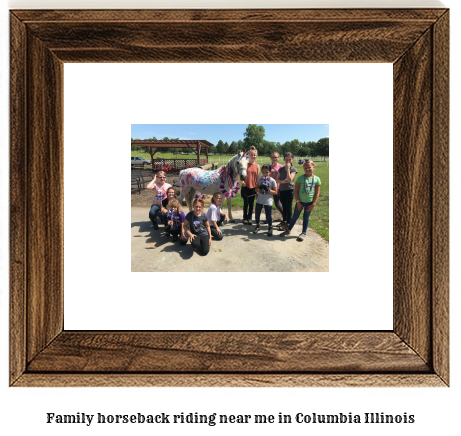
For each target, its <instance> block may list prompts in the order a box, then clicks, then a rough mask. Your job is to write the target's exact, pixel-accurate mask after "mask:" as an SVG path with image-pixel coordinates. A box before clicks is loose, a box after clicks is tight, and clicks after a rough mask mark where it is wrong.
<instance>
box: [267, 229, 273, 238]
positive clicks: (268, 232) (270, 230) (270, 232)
mask: <svg viewBox="0 0 461 436" xmlns="http://www.w3.org/2000/svg"><path fill="white" fill-rule="evenodd" d="M272 235H273V231H272V227H269V230H268V231H267V236H272Z"/></svg>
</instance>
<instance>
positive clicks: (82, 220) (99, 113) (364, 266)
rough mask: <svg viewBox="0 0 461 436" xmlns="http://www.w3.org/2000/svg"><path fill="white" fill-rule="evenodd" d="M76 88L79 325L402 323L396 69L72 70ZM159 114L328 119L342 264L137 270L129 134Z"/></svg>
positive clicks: (73, 220)
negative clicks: (395, 290) (395, 205)
mask: <svg viewBox="0 0 461 436" xmlns="http://www.w3.org/2000/svg"><path fill="white" fill-rule="evenodd" d="M64 83H65V86H64V95H65V99H64V102H65V103H64V104H65V106H64V113H65V123H64V135H65V139H64V143H65V148H64V173H65V179H64V198H65V199H66V201H65V202H64V217H65V218H64V240H65V244H64V246H65V249H64V259H65V266H64V289H65V298H64V301H65V316H64V319H65V328H66V329H68V330H75V329H88V330H109V329H125V330H142V329H162V330H181V329H184V330H202V329H207V330H220V329H224V330H250V329H254V330H258V329H259V330H261V329H263V330H313V329H317V330H354V329H355V330H357V329H360V330H367V329H368V330H391V329H392V283H393V282H392V252H393V245H392V243H393V237H392V232H393V226H392V207H385V205H392V183H393V179H392V140H393V137H392V114H393V100H392V86H393V72H392V64H304V65H302V64H189V65H188V64H157V65H152V64H137V65H135V64H118V65H117V64H65V66H64ZM251 95H253V96H254V95H256V96H257V97H256V98H254V97H253V98H251V100H252V101H253V102H254V103H253V104H248V103H246V100H247V97H246V96H251ZM190 102H200V103H199V106H198V107H197V108H196V109H194V110H191V105H190V104H189V103H190ZM217 108H219V110H217ZM154 121H155V123H156V124H157V123H158V124H161V123H171V124H195V123H196V124H212V123H214V124H220V123H229V124H248V123H258V124H263V123H264V124H290V123H294V124H307V123H309V124H329V125H330V148H331V150H332V152H331V155H332V159H331V160H330V162H331V165H330V259H329V261H330V272H329V273H314V274H312V273H310V274H307V273H273V274H271V275H270V276H268V274H267V273H263V272H260V273H237V272H236V273H225V274H224V273H221V274H219V273H215V274H212V275H209V274H207V275H206V276H205V277H204V275H203V273H192V274H191V273H177V272H175V273H174V276H172V273H171V272H172V271H176V270H181V265H180V264H178V265H176V264H172V265H165V269H166V270H168V271H170V272H168V273H155V274H152V273H132V272H131V258H130V253H131V249H130V248H131V239H130V235H131V233H130V230H129V225H128V223H129V222H131V221H130V218H131V216H130V209H131V198H130V197H131V194H130V190H129V189H128V185H127V183H126V180H128V172H129V171H130V170H129V168H128V166H127V165H126V162H127V156H128V154H127V150H128V149H127V143H128V142H127V141H128V138H130V133H131V132H130V131H131V124H144V123H146V124H152V123H153V122H154ZM242 135H243V131H242ZM268 139H270V138H268ZM287 139H288V138H287ZM102 147H104V150H105V152H104V153H101V150H102ZM103 154H104V155H105V160H106V164H107V163H110V167H111V174H112V177H111V179H110V181H108V180H105V179H103V180H102V181H101V183H100V186H98V187H97V188H95V181H94V179H93V178H92V177H87V174H88V173H87V169H88V168H89V167H91V165H92V164H93V162H92V159H95V160H97V159H100V158H101V156H102V155H103ZM101 164H102V162H101ZM94 165H96V167H97V166H98V165H99V164H98V163H96V162H94ZM377 174H378V175H379V177H378V178H376V175H377ZM101 191H102V192H103V193H104V194H103V195H100V194H99V193H100V192H101ZM358 192H359V193H360V194H359V195H357V193H358ZM146 220H148V217H147V209H146ZM370 235H373V237H372V238H371V237H369V236H370ZM158 260H159V262H160V261H161V258H160V257H159V259H158ZM211 261H212V259H210V258H209V257H207V258H206V260H205V261H204V267H203V270H204V271H206V269H207V268H206V265H205V263H206V262H211ZM180 262H184V261H181V260H180ZM306 262H309V259H306ZM376 277H379V278H380V279H379V280H376ZM268 281H270V285H267V283H268ZM177 283H179V286H178V285H175V284H177ZM217 289H219V292H217ZM191 307H192V308H193V310H191ZM210 309H211V310H210Z"/></svg>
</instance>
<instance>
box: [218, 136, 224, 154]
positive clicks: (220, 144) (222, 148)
mask: <svg viewBox="0 0 461 436" xmlns="http://www.w3.org/2000/svg"><path fill="white" fill-rule="evenodd" d="M223 150H224V142H222V141H221V139H220V140H219V141H218V143H217V144H216V151H217V152H218V153H219V154H224V151H223Z"/></svg>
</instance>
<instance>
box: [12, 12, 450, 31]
mask: <svg viewBox="0 0 461 436" xmlns="http://www.w3.org/2000/svg"><path fill="white" fill-rule="evenodd" d="M445 12H446V9H437V8H436V9H225V10H218V9H189V10H188V9H175V10H173V9H171V10H162V9H157V10H146V9H138V10H70V9H67V10H15V11H13V13H14V14H15V15H16V16H17V17H18V18H19V19H20V20H21V21H22V22H23V23H25V24H30V23H46V22H49V23H56V22H59V23H61V22H81V23H82V22H83V23H94V22H98V21H99V22H102V23H113V22H121V23H129V22H135V23H143V22H149V23H156V22H162V21H163V22H169V23H174V22H184V23H190V22H193V21H200V22H209V21H244V22H245V23H246V22H252V21H253V22H258V23H259V22H267V21H291V22H292V21H295V22H298V21H306V20H309V21H324V20H328V21H331V20H335V21H343V22H346V21H394V22H395V21H401V22H403V23H409V22H412V21H425V22H426V23H427V26H428V27H429V26H431V25H432V24H433V23H434V22H435V21H436V20H438V19H439V18H440V17H441V16H442V15H444V14H445Z"/></svg>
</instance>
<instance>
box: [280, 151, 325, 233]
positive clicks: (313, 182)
mask: <svg viewBox="0 0 461 436" xmlns="http://www.w3.org/2000/svg"><path fill="white" fill-rule="evenodd" d="M303 170H304V174H303V175H301V176H299V177H298V178H297V179H296V185H295V198H296V208H295V212H294V214H293V217H292V218H291V221H290V224H289V226H288V230H286V231H285V232H283V233H281V234H280V236H288V235H290V232H291V229H292V228H293V226H294V225H295V223H296V220H297V219H298V218H299V215H300V214H301V211H302V210H303V209H304V215H303V231H302V233H301V234H300V235H299V236H298V241H304V238H305V237H306V232H307V226H308V225H309V217H310V215H311V212H312V209H314V207H315V205H316V204H317V201H318V199H319V195H320V185H321V184H322V182H321V181H320V179H319V178H318V177H317V176H314V163H313V162H311V161H310V160H309V159H308V160H307V161H305V162H304V164H303Z"/></svg>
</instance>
